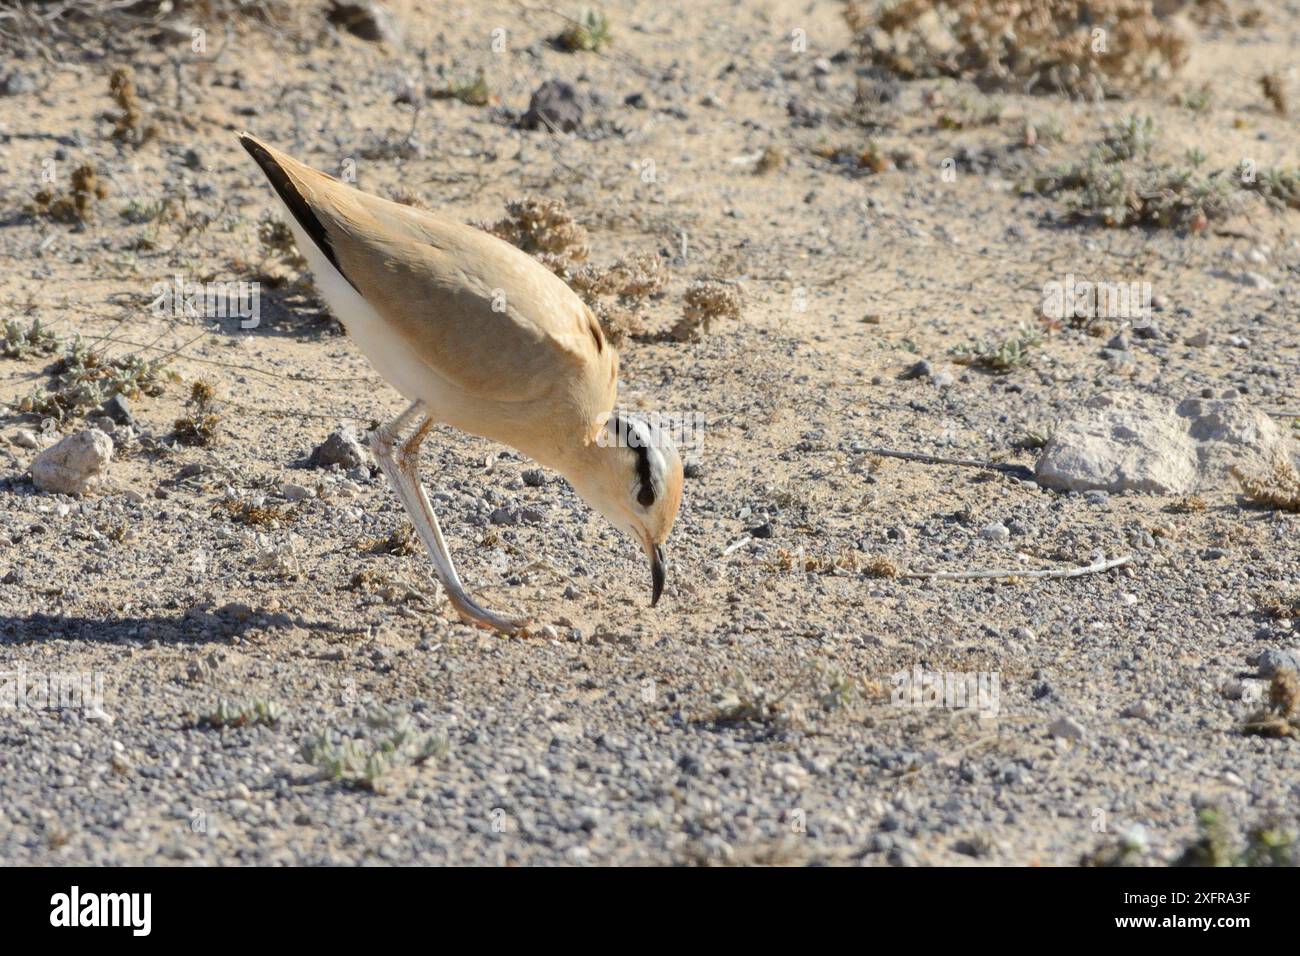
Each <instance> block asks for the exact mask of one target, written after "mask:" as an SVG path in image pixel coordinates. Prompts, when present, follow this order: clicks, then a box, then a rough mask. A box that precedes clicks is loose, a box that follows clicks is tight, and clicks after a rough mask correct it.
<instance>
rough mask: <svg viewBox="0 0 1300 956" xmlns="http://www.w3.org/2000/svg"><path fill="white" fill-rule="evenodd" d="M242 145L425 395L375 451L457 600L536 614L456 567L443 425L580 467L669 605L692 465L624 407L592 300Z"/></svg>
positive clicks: (361, 343)
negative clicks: (436, 451)
mask: <svg viewBox="0 0 1300 956" xmlns="http://www.w3.org/2000/svg"><path fill="white" fill-rule="evenodd" d="M240 142H241V143H242V144H243V146H244V148H245V149H247V150H248V152H249V153H250V154H251V155H252V157H253V159H255V160H257V163H258V165H259V166H261V167H262V172H264V173H265V174H266V176H267V178H268V179H269V180H270V181H271V185H272V186H273V187H275V191H276V194H277V195H278V196H279V197H280V200H281V201H282V202H283V203H284V205H285V206H286V208H287V209H288V211H289V213H290V217H289V225H290V228H291V229H292V230H293V234H294V237H295V238H296V239H297V241H298V249H299V251H300V252H301V253H302V254H303V256H304V257H305V258H306V259H307V263H308V265H309V266H310V267H311V271H312V275H313V277H314V278H315V282H316V287H317V288H318V289H319V290H320V293H321V296H322V297H323V298H324V300H325V302H326V303H327V304H328V305H329V307H330V309H331V311H333V313H334V315H335V316H336V317H337V318H338V319H339V321H340V322H342V323H343V326H344V328H346V329H347V331H348V334H349V335H350V336H351V337H352V339H353V340H354V341H355V342H356V344H357V346H358V348H360V349H361V351H362V352H363V353H364V354H365V356H366V358H367V359H369V360H370V363H371V364H372V365H373V366H374V368H375V370H376V371H377V372H378V373H379V374H380V375H381V376H383V378H384V379H385V380H387V381H388V383H389V384H390V385H392V386H393V387H394V388H395V389H397V391H399V392H400V393H401V394H402V395H403V396H404V397H405V398H406V399H407V400H408V401H409V402H410V403H411V404H410V407H409V408H407V409H406V411H404V412H403V413H402V414H401V415H398V416H397V418H396V419H394V420H393V421H391V422H389V423H388V424H387V425H384V426H381V427H380V428H378V429H376V430H375V431H374V432H373V433H372V434H371V436H370V447H371V449H372V450H373V452H374V454H375V458H376V459H377V460H378V462H379V464H380V467H381V468H383V470H384V474H386V475H387V476H388V479H389V481H390V482H391V483H392V485H393V487H394V488H395V489H396V490H397V494H398V496H399V497H400V498H401V499H402V504H403V505H404V506H405V508H406V512H407V514H408V515H409V516H410V518H411V522H412V523H413V524H414V526H415V530H416V531H417V532H418V533H419V535H420V539H421V540H422V541H423V542H424V545H425V548H427V549H428V552H429V555H430V557H431V558H432V559H433V565H434V569H435V570H436V572H437V575H438V579H439V581H441V582H442V586H443V588H444V589H445V590H446V592H447V596H448V598H449V599H450V601H451V603H452V605H453V606H454V607H455V608H456V610H457V611H459V612H460V614H461V615H462V616H464V617H465V618H468V619H469V620H472V621H475V622H478V623H480V624H482V625H484V626H487V627H492V628H496V629H498V630H501V631H505V632H508V633H515V632H517V631H519V630H521V629H523V628H525V627H527V625H528V624H529V623H530V622H529V621H526V620H515V619H512V618H508V617H505V616H502V615H500V614H496V613H493V612H492V611H489V610H488V609H486V608H484V607H483V606H482V605H481V604H479V603H478V602H477V601H476V600H474V598H473V597H471V596H470V595H469V594H468V593H467V592H466V590H465V588H464V586H463V585H462V584H461V582H460V578H459V577H458V576H457V574H456V568H455V566H454V565H453V563H452V560H451V554H450V553H449V552H448V550H447V544H446V541H445V540H444V539H443V536H442V529H441V528H440V527H439V525H438V518H437V516H436V515H435V514H434V512H433V508H432V506H431V505H430V503H429V498H428V495H426V494H425V491H424V487H423V485H422V484H421V482H420V477H419V471H418V459H419V449H420V444H421V442H423V441H424V439H425V437H426V436H427V435H428V433H429V429H430V428H431V427H432V426H433V425H434V424H435V423H438V422H441V423H445V424H447V425H451V426H453V427H455V428H459V429H460V430H462V431H466V432H470V433H471V434H474V435H480V436H482V437H484V438H489V439H492V440H493V441H498V442H501V443H502V444H506V445H510V446H512V447H514V448H517V449H518V450H519V451H521V452H523V453H524V454H525V455H527V456H529V457H530V458H532V459H534V460H536V461H537V462H539V463H540V464H542V465H545V466H547V467H549V468H553V469H554V470H556V471H558V472H559V473H560V474H562V475H563V476H564V477H565V478H567V479H568V480H569V482H570V483H571V484H572V485H573V487H574V489H575V490H576V491H577V492H578V494H579V495H581V496H582V497H583V498H584V499H585V500H586V501H587V503H588V504H590V505H591V506H592V507H593V508H594V509H595V510H596V511H598V512H600V513H601V514H602V515H604V516H605V517H606V518H607V519H608V520H609V521H610V522H611V523H612V524H613V525H614V526H615V527H617V528H619V529H620V530H622V531H625V532H627V533H628V534H630V535H631V536H632V537H633V538H634V539H635V540H636V541H637V542H639V543H640V545H641V547H642V548H644V550H645V552H646V554H647V556H648V557H649V559H650V569H651V581H652V587H653V592H652V593H653V596H652V599H651V605H654V604H655V603H657V602H658V600H659V595H660V594H661V592H662V591H663V586H664V578H665V561H664V543H665V542H666V541H667V539H668V534H669V532H670V531H671V530H672V526H673V520H674V519H675V518H676V516H677V509H678V506H679V505H680V504H681V495H682V463H681V459H680V457H679V456H678V454H677V450H676V448H675V447H674V446H673V444H672V442H671V440H670V439H669V438H668V436H667V435H666V434H664V433H663V431H662V430H660V429H650V428H648V427H647V426H646V424H645V423H644V422H640V421H638V420H635V419H631V418H628V417H624V416H620V415H613V414H612V409H613V407H614V400H615V396H616V390H617V383H616V380H617V377H618V355H617V353H616V352H615V351H614V349H613V347H612V346H611V345H610V344H609V342H608V341H606V339H605V336H604V335H603V334H602V332H601V328H600V324H599V323H598V322H597V321H596V319H595V317H594V316H593V315H592V314H591V310H590V309H588V308H587V306H586V304H585V303H583V301H582V300H581V299H579V298H578V296H577V295H575V294H574V292H573V290H571V289H570V288H569V287H568V286H567V285H565V284H564V282H563V281H562V280H561V279H559V278H558V277H557V276H555V275H554V274H553V273H551V272H550V271H549V270H548V269H546V268H544V267H543V266H542V265H541V264H539V263H538V262H537V261H536V260H535V259H533V258H532V257H531V256H529V255H527V254H526V253H524V252H522V251H520V250H519V249H516V248H515V247H514V246H512V245H510V244H509V243H508V242H504V241H503V240H501V239H498V238H496V237H495V236H491V235H489V234H488V233H486V232H483V231H482V230H480V229H475V228H472V227H470V226H466V225H462V224H461V223H458V222H455V221H453V220H450V219H447V218H445V217H443V216H440V215H436V214H434V213H429V212H423V211H420V210H417V209H413V208H411V207H409V206H404V205H401V204H399V203H394V202H389V201H388V200H386V199H380V198H379V197H377V196H372V195H369V194H368V193H363V192H361V191H360V190H358V189H354V188H353V187H351V186H348V185H346V184H344V183H342V182H340V181H339V180H337V179H335V178H334V177H333V176H329V175H326V174H325V173H322V172H319V171H317V170H315V169H312V168H311V167H310V166H306V165H304V164H303V163H300V162H298V161H297V160H295V159H293V158H292V157H290V156H287V155H285V154H284V153H282V152H280V151H279V150H276V149H273V148H271V147H270V146H267V145H266V144H265V143H262V142H260V141H259V140H257V139H255V138H254V137H252V136H250V135H248V134H247V133H245V134H242V135H241V136H240ZM411 424H415V426H416V427H415V431H414V433H413V434H411V436H410V437H409V438H407V439H405V440H404V441H402V440H399V437H400V435H401V433H402V432H403V430H404V429H406V427H407V426H409V425H411Z"/></svg>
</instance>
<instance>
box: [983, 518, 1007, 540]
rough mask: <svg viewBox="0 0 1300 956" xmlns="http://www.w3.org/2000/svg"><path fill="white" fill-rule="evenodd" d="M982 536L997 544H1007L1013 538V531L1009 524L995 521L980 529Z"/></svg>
mask: <svg viewBox="0 0 1300 956" xmlns="http://www.w3.org/2000/svg"><path fill="white" fill-rule="evenodd" d="M980 537H981V538H983V539H984V540H985V541H992V542H994V543H995V544H1005V543H1006V542H1007V541H1008V540H1009V539H1010V538H1011V532H1010V531H1009V530H1008V529H1007V526H1006V525H1004V524H1002V523H1001V522H998V521H995V522H993V523H992V524H990V525H985V526H984V528H983V529H981V531H980Z"/></svg>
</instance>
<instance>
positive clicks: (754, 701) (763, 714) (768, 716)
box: [711, 671, 797, 729]
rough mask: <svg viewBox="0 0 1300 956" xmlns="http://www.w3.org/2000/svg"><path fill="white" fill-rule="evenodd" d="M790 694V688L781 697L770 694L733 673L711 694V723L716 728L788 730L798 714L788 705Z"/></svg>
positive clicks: (791, 688) (741, 675) (744, 677)
mask: <svg viewBox="0 0 1300 956" xmlns="http://www.w3.org/2000/svg"><path fill="white" fill-rule="evenodd" d="M793 690H794V687H793V686H791V687H790V688H788V689H787V690H786V691H785V692H784V693H781V694H773V693H771V692H770V691H768V690H767V688H765V687H762V686H760V685H759V684H757V683H755V682H754V681H752V680H750V679H749V678H748V677H746V676H745V675H744V674H742V673H740V672H739V671H733V672H731V673H730V674H728V675H727V676H726V678H725V679H724V682H723V685H722V686H721V687H720V688H719V689H718V690H717V691H715V692H714V695H713V712H712V714H711V720H712V721H713V723H716V724H749V723H754V724H765V725H768V726H771V727H774V728H778V729H780V728H785V727H788V726H790V725H791V724H792V723H793V722H794V721H795V720H796V718H797V711H796V710H794V709H793V708H792V707H790V705H789V704H788V703H787V699H788V698H789V696H790V693H791V692H792V691H793Z"/></svg>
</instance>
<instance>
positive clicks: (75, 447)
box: [32, 428, 113, 495]
mask: <svg viewBox="0 0 1300 956" xmlns="http://www.w3.org/2000/svg"><path fill="white" fill-rule="evenodd" d="M112 460H113V439H111V438H109V437H108V436H107V435H105V434H104V433H103V432H101V431H99V430H98V429H95V428H91V429H87V430H86V431H84V432H77V433H76V434H75V435H69V436H68V437H67V438H64V439H63V440H62V441H60V442H59V443H58V444H56V445H54V446H53V447H51V448H47V449H46V450H45V451H43V452H41V453H40V454H39V455H37V456H36V459H35V460H34V461H33V462H32V482H33V484H35V485H36V487H37V488H38V489H40V490H41V491H48V492H53V493H55V494H62V495H82V494H85V493H86V492H87V491H89V490H90V489H91V487H92V486H93V485H94V484H95V482H96V481H97V479H98V478H99V475H100V473H101V472H102V471H103V470H104V468H105V467H106V466H107V465H108V463H109V462H110V461H112Z"/></svg>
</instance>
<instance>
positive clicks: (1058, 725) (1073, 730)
mask: <svg viewBox="0 0 1300 956" xmlns="http://www.w3.org/2000/svg"><path fill="white" fill-rule="evenodd" d="M1047 732H1048V733H1049V734H1051V735H1052V736H1053V737H1063V738H1064V739H1066V740H1082V739H1083V725H1082V724H1080V723H1079V722H1078V721H1077V720H1075V719H1074V718H1073V717H1058V718H1056V720H1055V722H1053V724H1052V726H1050V727H1048V728H1047Z"/></svg>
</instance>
